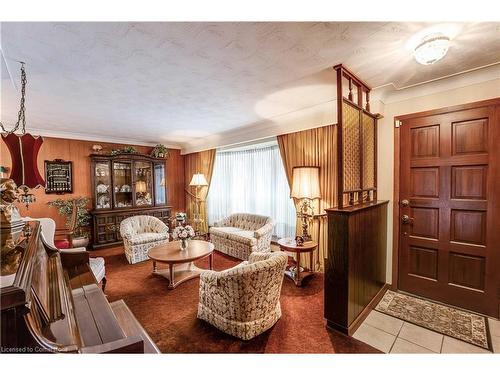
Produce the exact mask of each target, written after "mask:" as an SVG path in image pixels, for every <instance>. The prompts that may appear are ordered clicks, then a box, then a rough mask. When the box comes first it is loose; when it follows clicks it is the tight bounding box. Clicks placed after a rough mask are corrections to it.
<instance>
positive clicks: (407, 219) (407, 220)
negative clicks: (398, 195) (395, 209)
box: [401, 215, 413, 224]
mask: <svg viewBox="0 0 500 375" xmlns="http://www.w3.org/2000/svg"><path fill="white" fill-rule="evenodd" d="M401 221H402V222H403V224H410V223H413V218H412V217H409V216H408V215H403V216H401Z"/></svg>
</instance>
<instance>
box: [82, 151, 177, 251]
mask: <svg viewBox="0 0 500 375" xmlns="http://www.w3.org/2000/svg"><path fill="white" fill-rule="evenodd" d="M90 158H91V161H92V162H91V176H92V186H93V189H92V190H93V210H92V212H91V214H92V227H93V229H92V231H93V236H92V237H93V248H99V247H103V246H109V245H116V244H119V243H120V242H121V241H122V238H121V236H120V223H121V221H122V220H123V219H125V218H127V217H130V216H135V215H151V216H155V217H157V218H159V219H160V220H162V221H163V222H165V224H167V225H168V226H169V227H171V225H170V214H171V211H170V206H168V205H167V198H166V197H167V183H166V170H165V165H166V161H165V159H160V158H155V157H152V156H149V155H143V154H139V153H118V154H116V153H115V154H113V155H103V154H92V155H90Z"/></svg>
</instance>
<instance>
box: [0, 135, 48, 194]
mask: <svg viewBox="0 0 500 375" xmlns="http://www.w3.org/2000/svg"><path fill="white" fill-rule="evenodd" d="M2 139H3V141H4V142H5V144H6V145H7V147H8V149H9V152H10V156H11V158H12V169H11V172H10V178H11V179H13V180H14V182H15V183H16V185H17V186H18V187H20V188H22V187H24V186H26V187H28V188H30V189H33V188H36V187H39V186H42V187H43V186H45V181H44V180H43V177H42V176H41V175H40V172H39V171H38V164H37V159H38V152H39V151H40V147H42V143H43V138H42V137H34V136H32V135H31V134H22V135H18V134H14V133H10V134H7V135H4V134H2Z"/></svg>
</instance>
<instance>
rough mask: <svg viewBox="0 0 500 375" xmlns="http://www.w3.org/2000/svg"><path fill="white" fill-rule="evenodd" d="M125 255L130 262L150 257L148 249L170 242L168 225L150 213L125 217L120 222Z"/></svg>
mask: <svg viewBox="0 0 500 375" xmlns="http://www.w3.org/2000/svg"><path fill="white" fill-rule="evenodd" d="M120 235H121V236H122V238H123V246H124V247H125V256H126V257H127V260H128V262H129V263H130V264H134V263H138V262H142V261H144V260H147V259H148V250H149V249H151V248H152V247H153V246H156V245H160V244H162V243H165V242H168V240H169V233H168V227H167V226H166V225H165V223H164V222H163V221H161V220H160V219H158V218H156V217H154V216H148V215H137V216H132V217H128V218H126V219H123V220H122V222H121V223H120Z"/></svg>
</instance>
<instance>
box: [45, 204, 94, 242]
mask: <svg viewBox="0 0 500 375" xmlns="http://www.w3.org/2000/svg"><path fill="white" fill-rule="evenodd" d="M89 201H90V199H89V198H85V197H78V198H70V199H56V200H54V201H50V202H48V203H47V204H48V205H49V206H51V207H55V208H57V210H58V211H59V213H60V214H61V215H62V216H64V218H65V219H66V226H68V227H69V226H70V225H71V215H72V214H73V202H76V208H77V213H76V227H75V229H74V235H73V247H86V246H87V245H88V244H89V224H90V214H89V211H88V209H87V206H88V203H89Z"/></svg>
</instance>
